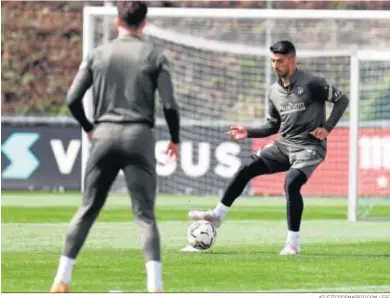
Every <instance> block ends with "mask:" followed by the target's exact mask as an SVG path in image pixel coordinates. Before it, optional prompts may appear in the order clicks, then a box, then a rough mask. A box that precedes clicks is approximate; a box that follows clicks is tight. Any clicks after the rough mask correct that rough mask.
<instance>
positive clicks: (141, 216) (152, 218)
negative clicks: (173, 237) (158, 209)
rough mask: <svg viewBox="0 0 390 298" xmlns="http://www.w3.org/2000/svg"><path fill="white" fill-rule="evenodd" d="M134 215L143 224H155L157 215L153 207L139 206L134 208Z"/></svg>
mask: <svg viewBox="0 0 390 298" xmlns="http://www.w3.org/2000/svg"><path fill="white" fill-rule="evenodd" d="M134 216H135V218H136V220H137V222H139V223H142V224H149V225H150V224H154V223H155V222H156V215H155V213H154V211H153V209H144V208H138V209H136V210H134Z"/></svg>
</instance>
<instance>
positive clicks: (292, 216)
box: [284, 169, 307, 232]
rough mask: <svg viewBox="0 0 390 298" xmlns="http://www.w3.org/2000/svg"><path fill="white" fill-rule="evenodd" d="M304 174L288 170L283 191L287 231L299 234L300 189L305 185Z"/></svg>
mask: <svg viewBox="0 0 390 298" xmlns="http://www.w3.org/2000/svg"><path fill="white" fill-rule="evenodd" d="M306 181H307V177H306V175H305V173H303V172H301V171H300V170H298V169H290V170H289V171H288V173H287V177H286V182H285V184H284V190H285V192H286V198H287V224H288V230H289V231H293V232H299V229H300V226H301V219H302V213H303V199H302V195H301V187H302V186H303V185H304V184H305V183H306Z"/></svg>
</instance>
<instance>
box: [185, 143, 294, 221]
mask: <svg viewBox="0 0 390 298" xmlns="http://www.w3.org/2000/svg"><path fill="white" fill-rule="evenodd" d="M289 167H290V163H289V160H288V157H287V155H286V154H284V153H283V152H282V151H281V149H280V148H279V145H278V143H277V142H275V143H274V144H272V145H270V146H267V147H265V148H264V149H263V150H261V151H260V154H259V156H255V157H254V160H252V161H251V162H249V163H248V164H246V165H244V166H242V167H241V168H240V169H239V170H238V171H237V173H236V174H235V175H234V177H233V179H232V180H231V182H230V183H229V185H228V187H227V189H226V191H225V193H224V195H223V196H222V199H221V201H220V202H219V203H218V204H217V206H216V208H215V209H214V210H210V211H206V212H202V211H190V212H189V217H190V218H191V219H193V220H200V219H205V220H208V221H210V222H213V223H214V224H215V225H216V226H217V227H219V226H220V225H221V223H222V220H223V219H224V217H225V216H226V214H227V212H228V210H229V208H230V207H231V206H232V205H233V203H234V201H235V200H236V199H237V198H238V197H239V196H240V195H241V194H242V192H243V190H244V189H245V186H246V185H247V184H248V182H249V181H250V180H251V179H252V178H254V177H256V176H260V175H264V174H273V173H277V172H283V171H287V170H288V168H289Z"/></svg>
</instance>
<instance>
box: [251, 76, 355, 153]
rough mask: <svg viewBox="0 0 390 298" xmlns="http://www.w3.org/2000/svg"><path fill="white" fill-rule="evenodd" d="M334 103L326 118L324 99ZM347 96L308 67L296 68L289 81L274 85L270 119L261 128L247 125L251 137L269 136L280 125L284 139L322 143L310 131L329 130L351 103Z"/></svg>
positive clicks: (301, 142)
mask: <svg viewBox="0 0 390 298" xmlns="http://www.w3.org/2000/svg"><path fill="white" fill-rule="evenodd" d="M326 101H329V102H332V103H333V104H334V106H333V110H332V112H331V114H330V116H329V118H328V119H326V110H325V108H326V107H325V102H326ZM348 102H349V100H348V98H347V96H345V95H344V94H343V93H342V92H341V91H339V90H338V89H337V88H335V87H334V86H332V85H330V84H329V83H327V82H326V80H325V79H323V78H321V77H317V76H315V75H313V74H311V73H309V72H307V71H303V70H300V69H297V70H296V72H295V73H294V74H293V75H292V76H291V78H290V85H289V86H288V87H286V88H285V87H283V83H282V82H281V80H278V81H277V82H275V83H274V84H273V85H272V86H271V90H270V95H269V105H268V107H269V108H268V118H267V122H266V123H265V124H264V125H262V126H261V127H259V128H250V129H248V137H250V138H256V137H267V136H270V135H273V134H276V133H277V132H278V131H279V129H280V134H281V139H280V140H281V141H282V142H285V143H287V144H288V143H293V144H297V145H323V146H326V141H320V140H319V139H317V138H315V137H314V136H312V135H311V134H310V132H312V131H313V130H315V129H316V128H318V127H324V128H326V129H327V130H328V131H329V132H330V131H331V130H332V129H333V128H334V127H335V126H336V124H337V122H338V121H339V120H340V118H341V116H342V115H343V113H344V111H345V109H346V108H347V106H348Z"/></svg>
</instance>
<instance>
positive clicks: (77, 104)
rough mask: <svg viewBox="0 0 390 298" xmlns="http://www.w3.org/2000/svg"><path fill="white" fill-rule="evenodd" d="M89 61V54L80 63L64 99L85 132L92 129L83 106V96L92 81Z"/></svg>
mask: <svg viewBox="0 0 390 298" xmlns="http://www.w3.org/2000/svg"><path fill="white" fill-rule="evenodd" d="M90 63H91V58H90V56H89V57H88V58H87V60H86V61H83V62H82V63H81V65H80V67H79V70H78V72H77V75H76V77H75V78H74V80H73V83H72V85H71V87H70V89H69V91H68V94H67V96H66V101H65V102H66V104H67V105H68V106H69V109H70V112H71V113H72V115H73V117H74V118H75V119H76V120H77V121H78V122H79V123H80V125H81V127H82V128H83V129H84V131H85V132H87V133H89V132H91V131H92V130H93V124H92V123H91V122H89V120H88V118H87V116H86V114H85V110H84V106H83V97H84V95H85V93H86V92H87V90H88V89H89V87H91V85H92V82H93V79H92V71H91V68H90Z"/></svg>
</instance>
